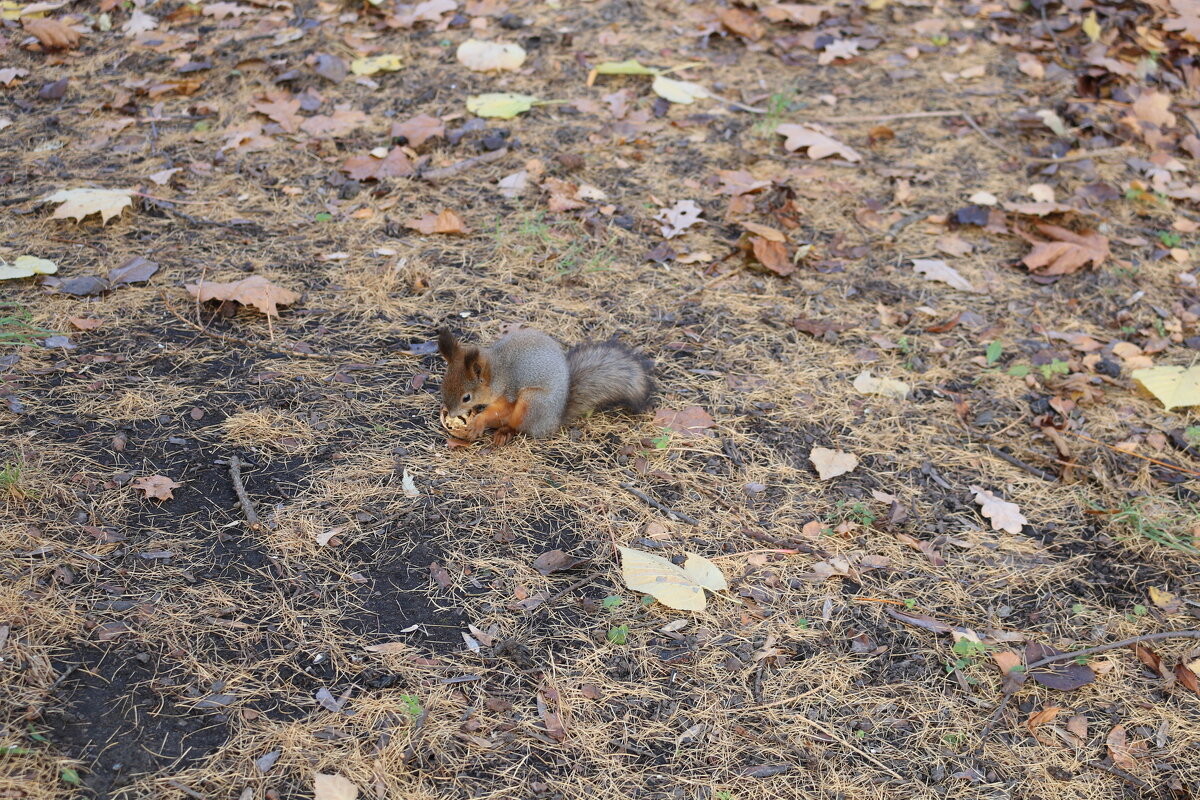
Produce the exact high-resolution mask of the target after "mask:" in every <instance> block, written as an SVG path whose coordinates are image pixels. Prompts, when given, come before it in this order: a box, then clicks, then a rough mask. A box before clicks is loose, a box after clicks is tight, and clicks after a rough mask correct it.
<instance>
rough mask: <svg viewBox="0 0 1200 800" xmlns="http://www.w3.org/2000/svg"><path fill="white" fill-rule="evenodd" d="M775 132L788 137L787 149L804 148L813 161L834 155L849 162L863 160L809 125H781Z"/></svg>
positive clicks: (851, 149) (849, 148) (785, 145)
mask: <svg viewBox="0 0 1200 800" xmlns="http://www.w3.org/2000/svg"><path fill="white" fill-rule="evenodd" d="M775 132H776V133H778V134H779V135H781V136H786V137H787V140H786V141H785V142H784V143H783V146H784V147H785V148H787V149H788V150H790V151H791V152H795V151H797V150H799V149H800V148H802V147H803V148H805V149H807V151H808V157H809V158H811V159H812V160H813V161H816V160H817V159H819V158H825V157H826V156H833V155H839V156H841V157H842V158H844V159H846V160H847V161H861V160H862V156H860V155H859V154H858V153H857V152H855V151H854V149H853V148H851V147H848V146H846V145H844V144H842V143H841V142H839V141H838V140H837V139H834V138H833V137H831V136H827V135H826V134H824V133H822V132H821V131H819V130H817V129H816V128H813V127H810V126H808V125H790V124H789V125H780V126H779V127H777V128H776V129H775Z"/></svg>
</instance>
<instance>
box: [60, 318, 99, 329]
mask: <svg viewBox="0 0 1200 800" xmlns="http://www.w3.org/2000/svg"><path fill="white" fill-rule="evenodd" d="M67 321H68V322H70V323H71V325H73V326H74V327H75V329H76V330H81V331H94V330H96V329H97V328H99V327H100V326H101V325H103V324H104V320H102V319H96V318H95V317H69V318H68V319H67Z"/></svg>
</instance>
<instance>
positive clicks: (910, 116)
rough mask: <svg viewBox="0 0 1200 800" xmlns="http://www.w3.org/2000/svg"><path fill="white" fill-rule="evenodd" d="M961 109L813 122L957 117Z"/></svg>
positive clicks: (832, 122) (834, 122) (839, 118)
mask: <svg viewBox="0 0 1200 800" xmlns="http://www.w3.org/2000/svg"><path fill="white" fill-rule="evenodd" d="M961 113H962V112H961V111H910V112H908V113H907V114H861V115H857V116H849V117H826V118H824V119H814V120H812V121H813V122H819V123H829V124H831V125H838V124H840V123H848V122H891V121H892V120H897V119H934V118H936V117H957V116H958V115H959V114H961Z"/></svg>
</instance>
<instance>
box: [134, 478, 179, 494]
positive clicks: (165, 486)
mask: <svg viewBox="0 0 1200 800" xmlns="http://www.w3.org/2000/svg"><path fill="white" fill-rule="evenodd" d="M131 485H132V486H133V488H134V489H137V490H138V491H141V492H145V493H146V497H153V498H154V499H155V500H172V499H174V497H175V495H174V490H175V489H178V488H179V487H180V486H183V484H182V483H176V482H175V481H173V480H171V479H170V478H168V477H167V476H166V475H149V476H145V477H141V478H134V479H133V483H132V484H131Z"/></svg>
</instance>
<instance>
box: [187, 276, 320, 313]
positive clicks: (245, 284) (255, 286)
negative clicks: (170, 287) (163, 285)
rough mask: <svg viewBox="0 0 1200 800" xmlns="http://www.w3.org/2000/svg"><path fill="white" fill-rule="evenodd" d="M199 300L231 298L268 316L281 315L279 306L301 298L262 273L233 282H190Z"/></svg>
mask: <svg viewBox="0 0 1200 800" xmlns="http://www.w3.org/2000/svg"><path fill="white" fill-rule="evenodd" d="M184 288H186V289H187V290H188V291H189V292H190V293H191V294H192V296H193V297H195V298H196V301H197V302H200V303H203V302H205V301H207V300H231V301H233V302H235V303H241V304H242V305H246V306H254V307H255V308H257V309H258V310H259V311H261V312H263V313H264V314H266V315H267V316H268V317H277V316H279V309H278V306H287V305H291V304H292V303H295V302H296V301H297V300H299V299H300V295H299V294H298V293H296V292H293V291H292V290H291V289H284V288H283V287H281V286H276V285H275V284H273V283H271V282H270V281H269V280H267V279H266V278H264V277H263V276H261V275H251V276H250V277H249V278H243V279H242V280H240V281H233V282H231V283H211V282H205V283H189V284H186V285H185V286H184Z"/></svg>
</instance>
